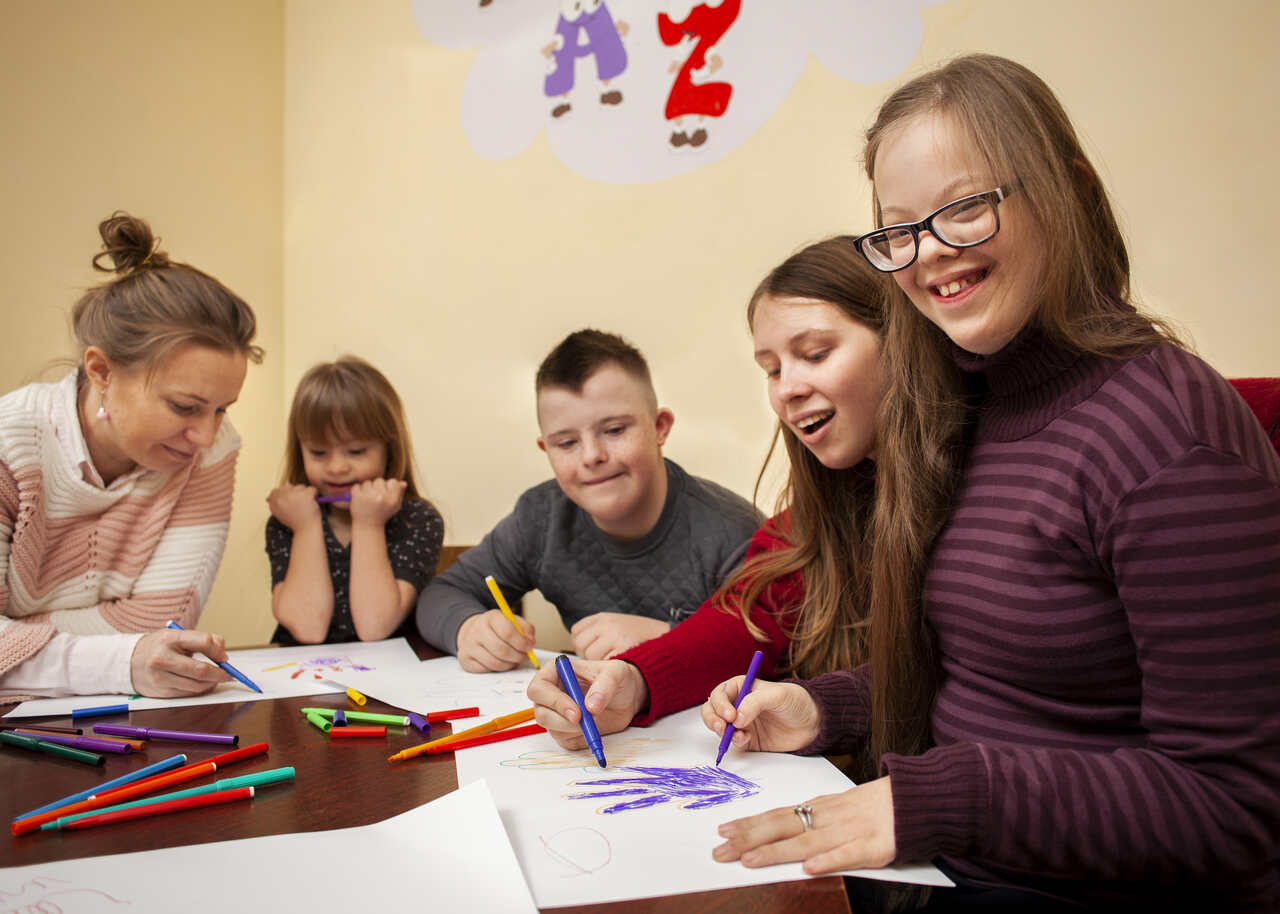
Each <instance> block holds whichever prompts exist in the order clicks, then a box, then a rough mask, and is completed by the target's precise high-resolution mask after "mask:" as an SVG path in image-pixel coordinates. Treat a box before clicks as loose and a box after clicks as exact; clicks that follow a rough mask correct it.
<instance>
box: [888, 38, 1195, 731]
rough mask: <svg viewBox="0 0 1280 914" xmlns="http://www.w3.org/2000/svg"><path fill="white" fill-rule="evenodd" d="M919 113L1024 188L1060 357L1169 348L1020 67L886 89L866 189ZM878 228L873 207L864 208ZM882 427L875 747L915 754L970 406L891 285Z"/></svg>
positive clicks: (972, 58)
mask: <svg viewBox="0 0 1280 914" xmlns="http://www.w3.org/2000/svg"><path fill="white" fill-rule="evenodd" d="M928 114H939V115H942V116H945V117H947V118H948V119H949V120H950V123H951V125H952V126H953V127H954V128H956V129H957V130H958V131H959V133H960V134H961V135H962V136H963V137H964V139H965V140H966V141H967V142H968V143H969V144H970V147H971V148H972V150H973V151H974V157H975V158H976V159H977V160H978V161H979V162H982V163H983V164H985V165H986V166H988V167H989V168H990V171H991V174H992V176H998V177H997V180H999V181H1010V180H1014V179H1016V180H1018V181H1019V182H1020V190H1019V197H1018V199H1019V201H1021V202H1020V205H1024V206H1026V207H1028V212H1029V213H1030V214H1031V216H1032V219H1033V222H1034V224H1035V225H1036V227H1037V228H1038V231H1039V236H1040V238H1041V239H1042V243H1043V245H1044V262H1043V273H1042V274H1041V281H1040V285H1039V289H1038V295H1039V305H1038V307H1037V309H1036V312H1035V316H1034V317H1033V320H1034V321H1035V322H1036V324H1037V325H1038V327H1039V328H1040V329H1041V331H1042V332H1044V333H1045V334H1046V335H1047V336H1049V337H1050V338H1052V339H1054V340H1057V341H1058V342H1059V343H1061V344H1062V345H1064V346H1066V347H1067V348H1069V349H1072V350H1076V351H1079V352H1082V353H1093V354H1096V355H1101V356H1105V357H1120V356H1123V355H1125V354H1127V353H1132V352H1133V351H1134V350H1135V349H1137V348H1141V347H1143V346H1149V345H1152V344H1155V343H1159V342H1162V341H1172V342H1177V339H1176V336H1175V334H1174V333H1173V332H1172V331H1171V330H1170V329H1169V328H1168V327H1167V326H1166V325H1165V324H1164V323H1162V322H1161V321H1159V320H1157V319H1155V318H1153V317H1151V316H1149V315H1146V314H1144V313H1142V312H1140V311H1139V310H1137V309H1136V308H1135V307H1133V303H1132V302H1131V300H1130V288H1129V255H1128V250H1127V248H1126V246H1125V241H1124V236H1123V234H1122V232H1121V231H1120V226H1119V224H1118V222H1117V221H1116V218H1115V214H1114V212H1113V211H1112V208H1111V203H1110V201H1109V199H1108V197H1107V194H1106V190H1105V189H1104V187H1103V185H1102V181H1101V179H1100V178H1099V176H1098V173H1097V171H1096V170H1095V169H1094V168H1093V166H1092V165H1091V164H1090V163H1089V160H1088V158H1087V156H1086V155H1085V153H1084V150H1083V148H1082V147H1081V144H1080V141H1079V139H1078V137H1077V136H1076V133H1075V130H1074V128H1073V127H1072V126H1071V121H1070V120H1069V119H1068V117H1067V114H1066V111H1065V110H1064V109H1063V107H1062V105H1061V104H1060V103H1059V101H1058V99H1057V98H1056V97H1055V96H1054V94H1053V92H1052V90H1051V89H1050V88H1049V87H1048V86H1047V85H1046V84H1045V83H1044V81H1043V80H1041V79H1040V78H1039V77H1038V76H1036V75H1035V74H1034V73H1032V72H1031V71H1030V70H1028V69H1027V68H1026V67H1024V66H1022V65H1020V64H1017V63H1014V62H1013V61H1011V60H1006V59H1004V58H1002V57H995V56H991V55H985V54H975V55H969V56H965V57H960V58H957V59H955V60H953V61H951V62H949V63H947V64H944V65H942V66H940V67H938V68H936V69H934V70H931V71H929V72H927V73H925V74H923V75H921V76H919V77H917V78H915V79H913V80H911V81H910V82H908V83H906V84H905V85H903V86H902V87H901V88H899V89H897V90H896V91H895V92H893V93H892V94H891V95H890V96H889V97H888V99H887V100H886V101H885V102H884V104H883V105H881V107H880V111H879V114H878V115H877V117H876V120H875V123H874V124H872V126H871V128H870V129H869V130H868V131H867V135H866V148H865V151H864V160H865V165H866V170H867V176H868V177H869V178H870V179H871V180H872V183H873V186H874V182H875V165H876V153H877V152H878V151H879V149H880V146H881V144H882V143H883V142H884V140H885V137H886V135H887V134H888V133H889V132H890V131H891V130H893V129H895V128H898V127H901V126H902V125H903V124H905V123H906V122H907V121H909V120H911V119H913V118H916V117H920V116H922V115H928ZM873 202H874V207H875V218H876V224H877V225H881V224H883V223H882V221H881V218H880V202H879V198H878V197H874V198H873ZM886 309H887V321H886V333H885V342H884V350H883V355H882V358H883V360H884V364H885V375H886V393H885V400H884V403H883V405H882V407H881V415H880V424H879V428H878V435H879V437H878V439H877V455H878V458H879V467H880V473H879V491H878V493H877V500H878V505H877V510H876V515H875V522H874V523H875V537H876V541H877V544H878V553H877V561H876V563H875V565H874V567H873V572H872V600H871V616H872V619H873V620H874V621H873V624H872V638H871V667H872V701H871V711H872V748H873V751H874V752H875V753H876V755H877V756H878V755H880V754H882V753H884V752H901V753H915V752H920V751H923V750H924V749H925V748H926V747H927V745H928V742H929V739H930V721H929V712H930V709H931V706H932V702H933V698H934V694H935V692H936V688H937V681H938V675H939V674H938V663H937V658H936V655H935V652H934V645H933V642H932V638H931V635H930V631H929V629H928V625H927V621H926V619H925V613H924V607H923V603H922V590H923V581H924V575H925V571H926V568H927V565H928V558H929V553H930V551H931V549H932V547H933V542H934V539H935V538H936V537H937V535H938V533H939V531H940V530H941V529H942V526H943V524H944V523H945V521H946V519H947V516H948V514H949V513H950V506H951V501H952V498H953V497H954V494H955V490H956V486H957V485H958V482H959V477H960V473H961V470H962V464H963V451H964V439H965V435H966V431H967V428H968V426H969V421H970V418H971V406H970V404H969V401H968V399H967V397H966V392H965V390H964V384H963V380H962V377H961V374H960V372H959V370H958V369H957V367H956V365H955V362H954V359H953V345H952V344H951V342H950V340H948V338H947V337H946V336H945V335H944V334H943V333H942V331H941V330H939V329H938V328H937V327H936V326H935V325H934V324H933V323H932V322H930V321H929V320H928V319H926V318H925V317H923V316H922V315H921V314H920V313H919V312H918V311H917V310H916V309H915V307H914V306H913V305H912V304H911V302H910V301H909V300H908V299H907V297H906V295H905V294H904V293H903V292H902V291H901V290H900V289H899V288H897V287H896V285H895V286H894V287H892V288H891V289H890V291H889V298H888V302H887V305H886Z"/></svg>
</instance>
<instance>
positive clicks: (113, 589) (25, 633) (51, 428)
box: [0, 372, 240, 701]
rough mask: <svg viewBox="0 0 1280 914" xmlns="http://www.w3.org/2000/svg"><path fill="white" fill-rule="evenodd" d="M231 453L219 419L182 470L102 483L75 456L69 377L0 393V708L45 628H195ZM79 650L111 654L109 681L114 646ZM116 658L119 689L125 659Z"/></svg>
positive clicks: (226, 509)
mask: <svg viewBox="0 0 1280 914" xmlns="http://www.w3.org/2000/svg"><path fill="white" fill-rule="evenodd" d="M239 448H240V438H239V436H238V435H237V434H236V432H235V429H234V428H233V427H232V426H231V423H230V422H228V421H226V420H224V421H223V423H222V425H221V428H220V429H219V431H218V435H217V437H216V438H215V440H214V443H213V445H212V446H211V447H209V448H207V449H205V450H202V451H201V452H200V453H199V454H198V455H197V456H196V458H195V459H194V460H192V461H191V463H189V464H188V465H187V466H185V467H183V468H182V469H180V470H178V471H176V472H173V473H161V472H157V471H153V470H145V469H139V470H136V471H134V472H132V473H129V474H127V475H125V476H122V477H120V478H119V479H116V480H114V481H113V482H112V484H111V485H110V486H108V487H106V488H104V487H103V486H102V485H101V484H100V483H99V482H98V481H97V474H96V472H92V471H91V468H89V470H90V471H87V470H86V466H87V465H84V464H81V463H80V462H79V461H78V460H77V457H84V458H85V459H87V456H88V451H87V448H86V446H85V442H84V436H83V433H82V431H81V429H80V422H79V418H78V412H77V408H76V378H75V373H74V372H72V373H71V374H70V375H68V376H67V377H66V378H64V379H63V380H62V381H61V382H59V383H55V384H30V385H28V386H26V387H22V388H19V389H18V390H15V391H13V392H11V393H9V394H6V395H5V396H4V397H0V701H4V700H6V697H5V694H4V693H6V692H10V693H12V692H13V691H14V689H15V688H17V689H22V688H23V686H22V685H20V684H19V681H21V683H23V684H29V683H30V682H31V679H32V676H31V672H32V670H31V665H30V664H27V669H26V671H25V673H24V671H23V670H21V669H15V668H16V667H19V665H23V664H25V662H26V661H29V660H32V659H33V658H35V657H36V656H37V655H38V654H39V652H40V651H41V650H42V649H43V648H44V647H45V646H46V644H48V643H49V641H50V639H52V638H54V636H55V634H56V633H59V632H65V633H69V634H70V635H73V636H102V635H114V634H117V633H119V632H147V631H153V630H156V629H159V628H163V627H164V624H165V622H166V621H167V620H169V619H174V620H176V621H178V622H179V623H181V624H182V625H184V626H188V627H190V626H194V625H195V623H196V620H197V618H198V617H199V615H200V610H201V608H202V607H203V605H204V601H205V599H206V598H207V597H208V595H209V590H210V588H211V587H212V585H213V578H214V574H215V573H216V572H217V569H218V563H219V562H220V561H221V559H222V550H223V547H224V546H225V544H226V536H227V526H228V522H229V520H230V516H231V495H232V490H233V487H234V480H235V463H236V457H237V455H238V453H239ZM131 640H136V639H131ZM59 642H60V643H61V646H62V649H63V650H65V649H66V646H67V643H68V642H67V640H66V639H59ZM110 642H117V643H115V644H114V645H112V644H111V643H110ZM86 648H88V649H90V650H92V651H93V652H94V653H96V654H99V655H100V656H101V657H102V658H103V659H104V660H105V659H106V658H110V663H111V664H112V665H113V666H114V667H115V669H113V670H103V671H102V672H103V674H110V676H111V678H113V679H115V680H116V681H119V676H120V673H121V670H120V669H119V665H120V663H121V655H122V651H121V650H120V644H119V643H118V641H117V639H114V638H112V639H99V638H92V639H88V640H87V643H84V644H81V645H80V646H79V650H80V656H81V657H82V658H83V657H85V656H86V654H85V649H86ZM98 648H100V649H101V650H98ZM123 662H124V664H125V669H124V670H123V673H124V676H125V680H124V681H126V682H127V677H128V669H127V663H128V654H127V653H124V656H123ZM36 666H37V667H42V666H43V667H46V669H45V670H44V672H45V673H47V674H49V675H52V676H54V677H55V678H60V679H62V680H63V681H50V682H48V683H47V684H45V685H47V687H48V689H52V690H55V691H66V690H67V689H68V688H69V687H71V686H73V685H74V683H73V682H71V681H69V680H68V679H67V674H66V673H65V665H57V664H55V665H53V666H52V668H49V665H48V664H39V663H38V661H37V663H36ZM81 666H83V660H82V661H81ZM60 669H61V670H63V672H62V674H59V673H58V672H57V671H58V670H60ZM10 671H13V675H12V676H10V675H9V674H10ZM10 680H14V681H10ZM39 691H40V692H42V693H44V694H50V692H49V691H48V690H47V689H45V688H41V689H40V690H39ZM27 692H28V694H30V690H29V689H28V690H27ZM12 697H15V696H13V695H10V696H9V698H12Z"/></svg>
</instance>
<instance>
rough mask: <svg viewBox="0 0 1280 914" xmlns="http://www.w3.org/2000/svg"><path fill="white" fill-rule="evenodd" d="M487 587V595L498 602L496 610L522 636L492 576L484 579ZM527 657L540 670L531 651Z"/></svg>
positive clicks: (513, 614)
mask: <svg viewBox="0 0 1280 914" xmlns="http://www.w3.org/2000/svg"><path fill="white" fill-rule="evenodd" d="M484 582H485V583H486V584H488V585H489V593H491V594H493V598H494V599H495V600H497V601H498V609H500V610H502V614H503V615H504V616H506V617H507V621H508V622H510V623H511V624H512V625H514V626H515V627H516V631H518V632H519V633H520V634H522V635H523V634H524V629H523V628H521V627H520V620H519V619H517V618H516V614H515V613H513V612H512V611H511V607H510V606H508V605H507V598H506V597H504V596H503V595H502V588H500V587H499V586H498V582H497V581H495V580H494V579H493V575H489V576H488V577H486V578H485V579H484ZM525 653H526V654H528V655H529V662H530V663H532V664H533V666H534V668H535V669H539V670H540V669H542V664H541V663H539V662H538V658H537V657H535V656H534V655H533V651H525Z"/></svg>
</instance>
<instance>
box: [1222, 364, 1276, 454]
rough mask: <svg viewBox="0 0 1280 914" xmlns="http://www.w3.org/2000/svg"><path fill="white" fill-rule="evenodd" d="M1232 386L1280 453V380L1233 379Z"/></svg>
mask: <svg viewBox="0 0 1280 914" xmlns="http://www.w3.org/2000/svg"><path fill="white" fill-rule="evenodd" d="M1231 385H1232V386H1233V387H1234V388H1235V389H1236V392H1237V393H1239V394H1240V396H1241V397H1243V398H1244V402H1246V403H1248V404H1249V408H1250V409H1251V410H1253V414H1254V415H1255V416H1257V417H1258V421H1259V422H1261V423H1262V427H1263V429H1264V430H1265V431H1266V433H1267V437H1268V438H1270V439H1271V443H1272V444H1273V445H1274V446H1275V449H1276V452H1277V453H1280V378H1232V379H1231Z"/></svg>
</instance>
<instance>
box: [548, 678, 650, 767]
mask: <svg viewBox="0 0 1280 914" xmlns="http://www.w3.org/2000/svg"><path fill="white" fill-rule="evenodd" d="M566 662H567V663H568V664H570V666H571V669H572V670H573V672H574V673H575V674H576V675H577V677H578V682H579V684H580V685H581V686H582V688H583V689H584V692H583V701H584V703H585V704H586V707H587V710H588V711H590V712H591V716H592V717H593V718H594V719H595V723H596V729H597V730H598V731H599V732H600V733H601V734H606V735H607V734H609V733H617V732H618V731H620V730H625V729H626V728H627V727H629V726H631V721H632V720H633V719H634V718H635V716H636V715H637V714H639V713H640V711H641V710H642V709H643V708H644V707H645V706H646V705H647V704H648V703H649V687H648V686H647V685H646V684H645V681H644V677H643V676H641V675H640V671H639V670H638V669H636V668H635V667H634V666H632V665H631V664H630V663H627V662H626V661H625V660H583V659H581V658H580V657H571V658H568V659H567V661H566ZM527 694H528V696H529V700H530V701H532V702H533V705H534V717H535V719H536V720H537V721H538V723H540V724H542V726H544V727H546V728H547V732H548V733H550V734H551V736H552V738H553V739H554V740H555V741H556V742H557V743H559V744H560V745H561V746H563V747H564V748H565V749H582V748H585V747H586V745H587V741H586V739H585V738H584V737H583V735H582V729H581V727H580V721H581V717H582V715H581V712H580V711H579V710H578V705H577V703H576V702H575V701H574V700H573V697H572V696H571V695H569V693H568V692H567V691H565V688H564V686H563V685H562V684H561V681H560V676H559V675H558V673H557V671H556V670H555V669H554V668H552V667H550V666H548V667H544V668H543V669H541V670H539V671H538V673H537V674H536V675H535V676H534V677H533V680H532V681H531V682H530V683H529V688H528V691H527Z"/></svg>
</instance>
